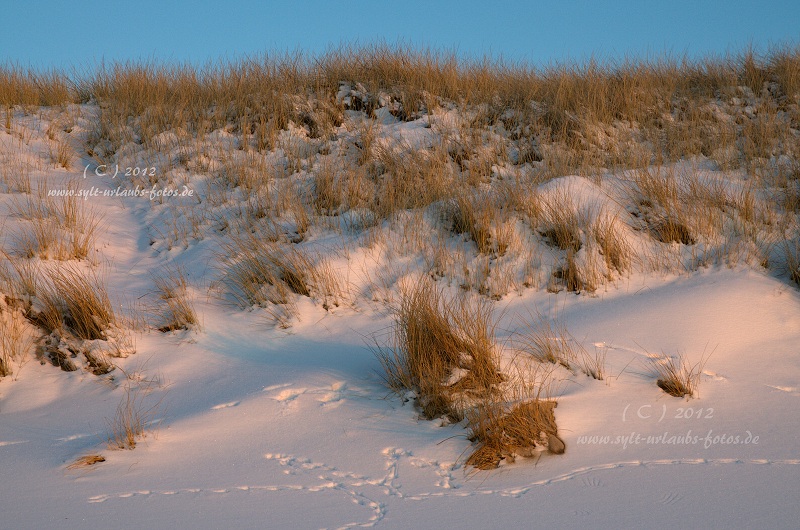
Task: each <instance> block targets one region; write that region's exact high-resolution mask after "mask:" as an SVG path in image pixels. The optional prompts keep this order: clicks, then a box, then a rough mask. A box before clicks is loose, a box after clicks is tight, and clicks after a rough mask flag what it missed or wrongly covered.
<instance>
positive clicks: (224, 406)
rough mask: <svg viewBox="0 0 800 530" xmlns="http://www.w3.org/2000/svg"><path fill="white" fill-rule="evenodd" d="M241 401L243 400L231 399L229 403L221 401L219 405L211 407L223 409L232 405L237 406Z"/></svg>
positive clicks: (212, 408)
mask: <svg viewBox="0 0 800 530" xmlns="http://www.w3.org/2000/svg"><path fill="white" fill-rule="evenodd" d="M239 403H241V401H231V402H229V403H220V404H219V405H215V406H213V407H211V410H222V409H229V408H231V407H236V406H238V405H239Z"/></svg>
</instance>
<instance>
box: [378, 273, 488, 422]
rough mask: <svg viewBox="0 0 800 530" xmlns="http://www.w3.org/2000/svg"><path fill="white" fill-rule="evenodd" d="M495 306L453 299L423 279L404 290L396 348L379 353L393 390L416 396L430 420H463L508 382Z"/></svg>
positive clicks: (392, 344) (393, 342)
mask: <svg viewBox="0 0 800 530" xmlns="http://www.w3.org/2000/svg"><path fill="white" fill-rule="evenodd" d="M494 326H495V324H494V322H493V321H492V318H491V308H490V306H489V305H488V304H487V303H485V302H483V301H481V300H480V299H478V298H474V297H467V296H462V297H455V298H452V297H448V296H446V295H445V293H444V291H443V290H442V289H440V288H439V287H437V286H436V285H435V284H434V283H433V282H432V281H431V280H430V279H428V278H427V277H423V278H421V279H419V280H417V281H415V282H412V283H411V284H410V285H406V286H404V287H403V289H402V290H401V294H400V302H399V305H398V307H397V308H396V310H395V323H394V328H393V330H392V337H391V341H390V346H389V347H386V348H378V349H377V351H376V354H377V356H378V359H379V360H380V362H381V364H382V365H383V368H384V377H385V379H386V381H387V383H388V385H389V387H390V388H392V389H394V390H395V391H397V392H399V393H403V392H407V391H411V392H413V393H414V395H415V397H416V402H417V405H418V406H419V408H420V410H421V412H422V415H423V416H424V417H425V418H427V419H433V418H437V417H444V418H447V419H449V420H450V421H460V420H461V419H462V418H463V416H464V410H465V407H466V406H467V403H468V402H469V401H470V400H471V399H480V397H481V396H485V395H487V394H489V393H491V392H492V391H493V387H494V386H495V385H497V384H498V383H500V382H501V381H503V376H502V375H501V374H500V372H499V366H498V359H497V351H496V345H495V343H494Z"/></svg>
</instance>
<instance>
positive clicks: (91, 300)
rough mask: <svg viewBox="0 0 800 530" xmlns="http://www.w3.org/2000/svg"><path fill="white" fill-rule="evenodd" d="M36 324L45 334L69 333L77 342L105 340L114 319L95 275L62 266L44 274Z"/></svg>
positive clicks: (104, 288) (105, 292)
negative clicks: (61, 331)
mask: <svg viewBox="0 0 800 530" xmlns="http://www.w3.org/2000/svg"><path fill="white" fill-rule="evenodd" d="M43 276H44V278H43V282H42V285H41V287H40V288H39V290H38V292H37V295H38V299H39V301H40V303H41V307H40V308H39V309H38V311H37V315H36V317H35V319H36V321H37V322H38V323H39V324H40V325H41V326H42V327H43V328H44V329H45V331H47V332H52V331H56V330H68V331H69V332H70V333H72V334H73V335H74V336H75V337H76V338H78V339H80V340H98V339H99V340H106V339H107V338H108V336H107V334H106V333H107V331H108V330H109V329H110V328H112V327H114V326H116V324H117V316H116V314H115V312H114V308H113V306H112V305H111V301H110V299H109V297H108V291H107V289H106V286H105V283H104V282H103V280H102V278H101V277H100V276H99V275H98V274H97V273H96V272H94V271H92V270H90V269H85V268H82V267H78V266H77V265H73V264H63V265H59V266H56V267H53V268H50V269H48V270H46V271H44V272H43Z"/></svg>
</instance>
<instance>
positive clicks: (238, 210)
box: [0, 47, 800, 527]
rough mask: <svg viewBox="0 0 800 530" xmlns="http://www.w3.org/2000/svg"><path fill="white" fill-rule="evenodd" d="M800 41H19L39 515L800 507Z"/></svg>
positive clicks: (8, 401) (469, 520)
mask: <svg viewBox="0 0 800 530" xmlns="http://www.w3.org/2000/svg"><path fill="white" fill-rule="evenodd" d="M797 57H798V53H797V51H796V50H777V51H775V52H774V53H772V54H771V55H769V56H766V57H755V56H753V55H752V54H747V53H746V54H743V55H742V56H739V57H732V58H729V59H725V60H721V59H709V60H706V61H703V62H699V63H696V64H688V63H677V62H674V61H672V62H671V61H667V60H665V61H662V62H658V63H649V64H647V63H626V64H618V65H598V64H589V65H586V66H569V65H567V66H557V67H553V68H550V69H547V70H544V71H535V70H532V69H527V68H525V67H517V66H507V65H501V64H496V63H485V64H484V63H479V64H478V63H476V64H466V63H458V62H457V61H454V60H451V59H450V58H448V57H446V56H443V55H437V54H433V53H430V54H426V53H420V52H412V51H409V50H402V49H387V48H382V47H375V48H370V49H362V50H355V49H342V50H338V51H333V52H330V53H329V54H327V55H325V56H324V57H319V58H316V60H313V61H311V60H308V59H306V58H303V57H302V56H286V57H273V58H265V59H263V60H261V59H259V60H253V61H248V62H243V63H234V64H229V65H223V66H217V67H210V68H209V69H207V70H206V71H202V72H200V71H197V70H194V69H192V68H191V67H188V66H186V67H177V66H160V65H157V64H140V65H112V66H108V67H106V68H105V69H104V70H101V71H100V72H99V73H97V74H95V75H93V76H91V77H87V78H84V79H69V78H68V77H67V76H65V75H62V74H60V73H58V72H51V73H48V74H37V73H34V72H27V71H23V70H20V69H19V68H11V67H5V68H2V69H0V104H2V105H3V108H2V111H1V112H3V118H4V120H3V121H4V123H3V126H2V127H0V215H2V219H3V221H2V223H0V248H2V254H0V256H2V258H1V259H0V347H2V352H0V375H3V376H6V377H3V378H2V379H1V380H0V416H2V421H0V460H1V462H0V463H2V467H3V469H4V476H6V477H10V478H9V479H8V480H3V481H2V482H0V498H3V499H6V500H7V501H8V504H7V506H4V516H3V517H4V524H5V523H8V524H9V525H10V526H14V527H33V526H38V527H41V526H46V525H47V524H48V522H52V520H53V518H54V517H58V518H59V520H61V519H63V518H68V519H69V520H68V522H67V523H65V524H66V525H67V526H74V527H78V526H81V527H85V526H89V527H104V526H107V521H108V517H110V516H112V515H113V517H115V518H119V520H126V521H136V523H137V524H138V525H141V526H163V523H164V521H166V520H180V521H181V522H182V524H183V523H185V525H190V524H191V525H194V526H198V527H215V526H219V525H220V524H223V522H225V524H229V523H230V522H231V521H235V522H236V523H238V525H239V526H243V527H263V526H264V519H263V513H264V509H265V508H264V507H265V506H266V507H267V509H268V510H269V512H270V517H271V518H270V521H271V523H270V524H273V523H274V524H275V525H276V526H281V527H285V526H298V527H312V526H315V527H322V526H324V527H352V526H359V525H362V526H371V525H372V526H389V527H412V526H413V527H422V526H434V525H436V526H443V525H452V524H454V523H456V524H459V525H460V526H464V527H477V526H487V525H490V526H493V527H497V526H502V525H507V526H508V525H510V526H519V524H520V521H522V520H528V519H525V518H529V517H530V505H531V503H530V502H528V499H533V500H534V504H535V506H536V507H537V512H536V517H537V519H536V521H537V523H541V524H542V525H550V526H576V525H578V524H582V522H585V517H586V516H590V517H592V521H593V522H594V523H598V524H604V525H606V526H607V525H612V524H620V522H621V523H624V524H627V525H629V526H639V527H654V526H663V525H664V524H682V525H685V524H686V521H692V522H696V523H697V524H698V525H701V526H708V525H714V524H749V525H756V524H761V525H762V526H763V525H764V524H765V522H766V523H768V524H767V525H768V526H787V527H788V526H791V525H792V524H793V521H794V520H795V519H796V517H797V516H800V514H798V513H797V507H796V503H794V499H793V498H792V497H791V494H790V493H787V492H791V491H795V490H796V489H797V487H798V486H800V482H798V481H799V480H800V474H798V470H800V457H798V455H797V452H796V444H795V440H796V437H797V435H798V432H800V426H798V424H797V422H796V421H795V420H794V419H793V416H791V415H790V414H787V413H785V412H781V411H786V410H792V409H793V408H795V401H796V399H797V396H798V395H800V390H798V388H800V385H799V384H798V377H800V372H799V371H798V363H797V351H796V344H797V342H798V339H800V295H798V293H797V285H800V281H799V280H798V278H800V273H799V272H798V263H800V259H799V258H798V256H800V252H798V244H799V243H798V241H800V239H798V238H799V237H800V226H799V225H798V212H799V211H800V207H798V205H800V200H798V199H797V198H798V197H800V180H798V177H799V175H800V174H798V168H799V167H800V163H799V162H798V156H800V153H798V152H797V145H799V144H798V138H800V110H799V109H800V107H799V105H800V92H798V91H799V90H800V84H798V82H797V80H798V78H800V76H799V75H798V69H800V66H798V59H797ZM34 343H35V344H34ZM708 351H713V355H710V356H709V355H708V354H707V352H708ZM649 352H660V357H658V358H655V357H653V356H652V354H650V353H649ZM37 361H38V362H37ZM53 365H55V366H53ZM57 367H60V368H61V369H62V370H58V368H57ZM9 376H10V377H9ZM665 392H666V393H665ZM668 394H672V395H673V396H674V395H678V396H680V398H678V397H671V396H670V395H668ZM556 404H557V405H558V406H556ZM420 420H426V421H420ZM428 420H430V421H428ZM134 447H135V449H134ZM116 448H127V449H134V450H133V451H116V450H114V449H116ZM512 463H513V464H514V465H509V464H512ZM491 469H498V471H495V472H492V471H490V470H491ZM6 473H7V474H6ZM476 474H477V477H479V478H477V477H476ZM711 479H714V480H715V482H714V483H715V484H717V483H719V486H718V489H715V490H712V489H711V488H709V487H708V480H711ZM33 492H35V493H36V494H35V495H34V494H33ZM620 496H622V498H620ZM700 496H705V497H706V498H708V499H709V500H708V501H707V502H710V503H715V504H714V505H715V506H721V507H722V508H720V509H719V510H715V511H714V513H709V511H708V509H707V506H708V503H707V502H706V501H702V502H701V501H698V500H696V497H700ZM464 498H469V499H470V501H469V502H460V503H459V504H458V507H457V509H456V508H455V505H454V503H456V502H459V500H462V501H463V500H464ZM744 498H748V499H752V502H746V501H743V500H742V499H744ZM343 499H344V500H347V501H348V502H347V503H341V502H339V501H340V500H343ZM350 501H352V502H350ZM633 501H635V502H633ZM42 506H44V507H45V508H44V509H43V508H42ZM765 506H777V507H778V508H779V509H777V510H776V509H774V508H769V509H767V508H764V507H765ZM207 510H210V511H207ZM454 514H457V515H458V517H459V518H458V519H457V520H456V519H453V517H454ZM486 514H490V516H487V515H486ZM439 517H447V518H446V519H442V521H445V522H441V523H440V522H439V519H438V518H439ZM720 521H721V522H720ZM726 522H727V523H726ZM743 522H744V523H743Z"/></svg>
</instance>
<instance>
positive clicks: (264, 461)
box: [0, 124, 800, 529]
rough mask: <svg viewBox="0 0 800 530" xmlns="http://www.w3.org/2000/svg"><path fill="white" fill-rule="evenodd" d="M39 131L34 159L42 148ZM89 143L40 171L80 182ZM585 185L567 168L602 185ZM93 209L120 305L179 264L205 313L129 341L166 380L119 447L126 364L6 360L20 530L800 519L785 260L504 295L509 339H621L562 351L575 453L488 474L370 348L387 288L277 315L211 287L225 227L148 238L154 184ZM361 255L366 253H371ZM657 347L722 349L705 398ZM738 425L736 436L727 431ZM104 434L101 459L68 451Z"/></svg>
mask: <svg viewBox="0 0 800 530" xmlns="http://www.w3.org/2000/svg"><path fill="white" fill-rule="evenodd" d="M401 126H402V124H392V125H389V127H397V128H399V127H401ZM412 133H413V131H412V130H410V128H409V130H406V131H405V134H412ZM398 134H400V133H399V132H398ZM3 135H5V137H4V138H3V141H4V142H11V141H12V140H10V139H9V137H8V135H7V134H5V133H0V136H3ZM37 141H39V140H36V139H35V138H34V139H32V140H31V141H30V143H29V144H28V145H27V146H26V149H28V150H29V151H30V153H29V154H27V155H25V156H31V157H35V156H37V151H36V149H37V148H36V146H37V145H38V144H37ZM42 141H43V140H42ZM84 162H88V161H84V160H76V161H75V164H74V167H73V168H71V169H69V170H63V169H42V170H39V171H35V172H34V180H37V179H38V181H40V182H47V183H48V185H52V183H54V182H57V181H58V180H59V179H65V178H67V177H70V176H71V177H74V178H77V179H80V178H81V172H82V171H83V166H82V164H83V163H84ZM91 180H92V182H91V184H92V185H94V186H98V187H100V188H108V189H113V188H116V186H117V185H118V184H119V183H118V182H117V181H114V180H112V179H111V178H110V177H104V178H100V177H92V179H91ZM582 182H583V184H582ZM586 182H588V181H585V180H584V179H579V178H577V177H574V178H572V179H571V180H570V186H571V187H572V188H575V187H580V186H583V187H582V188H581V189H580V192H581V193H580V196H581V197H584V198H588V199H587V200H589V199H591V197H593V196H594V193H595V191H594V190H593V189H592V188H591V187H590V185H589V184H587V183H586ZM0 201H1V204H2V206H0V207H2V208H4V210H3V211H4V212H6V213H4V218H5V220H6V221H5V223H4V228H3V231H4V232H5V234H4V236H3V237H4V238H6V240H7V241H8V240H9V238H10V236H9V235H8V234H10V233H11V232H10V230H11V227H12V226H13V224H14V223H15V222H18V221H17V220H15V219H14V218H13V217H12V216H10V215H7V212H8V211H9V210H8V208H9V207H10V206H9V205H10V201H11V196H10V195H8V194H5V195H0ZM91 206H92V207H93V208H95V209H96V210H97V211H98V212H99V213H100V214H102V215H103V218H104V220H105V221H104V223H103V226H102V230H101V235H100V244H99V245H98V247H99V250H98V255H99V257H100V258H101V260H102V261H103V263H104V264H105V265H104V267H105V269H106V271H107V283H108V285H109V289H110V291H111V292H112V293H114V294H113V296H114V297H115V298H114V299H115V302H116V303H119V304H125V303H128V302H131V301H135V300H136V299H137V298H138V297H140V296H142V295H144V294H146V293H147V292H148V290H150V289H152V287H151V284H150V281H151V276H150V274H151V272H152V271H154V270H156V269H157V268H158V267H160V266H162V265H163V264H165V263H167V262H172V263H178V264H181V265H183V266H185V267H186V268H187V271H188V274H189V277H190V280H191V282H192V285H193V286H194V290H195V295H196V296H195V301H196V306H197V309H198V312H199V313H200V314H201V316H202V321H203V322H202V329H201V330H200V331H187V332H177V333H170V334H161V333H158V332H148V333H137V335H136V349H137V353H136V354H135V355H132V356H130V357H128V358H125V359H120V360H118V361H117V362H118V364H119V366H120V369H121V370H124V371H125V373H127V374H128V375H129V376H130V377H132V378H137V377H138V378H140V379H147V380H149V381H151V384H150V385H149V388H150V392H149V393H148V394H147V395H146V396H144V397H143V399H144V400H145V402H146V403H147V405H148V406H153V407H154V409H153V414H152V416H151V417H150V423H149V428H148V432H147V436H146V437H145V438H144V440H142V441H141V442H140V443H139V444H138V445H137V446H136V448H135V449H134V450H109V449H107V448H106V436H107V433H108V420H109V418H110V417H111V416H112V415H113V413H114V410H115V409H116V407H117V405H118V403H119V402H120V399H121V398H122V397H123V396H124V385H123V384H122V382H123V381H124V380H125V377H124V376H123V375H122V374H121V373H120V372H121V370H117V371H115V372H112V374H111V375H113V376H114V379H113V380H112V379H110V378H109V377H98V376H94V375H91V374H89V373H87V372H85V371H82V370H78V371H76V372H70V373H66V372H62V371H60V370H58V369H56V368H54V367H53V366H51V365H49V364H46V365H42V364H40V363H39V362H37V361H35V360H31V361H29V362H27V363H25V364H24V365H22V366H21V367H18V369H17V370H16V373H15V375H14V376H13V377H11V378H5V379H3V380H2V381H0V470H2V471H1V473H2V475H1V476H2V479H0V513H1V515H0V526H2V527H3V528H9V529H11V528H55V527H58V528H167V527H177V528H348V527H358V526H375V527H378V528H456V527H458V528H548V527H549V528H552V527H558V528H561V527H564V528H570V527H572V528H576V527H586V526H595V527H630V528H664V527H688V528H745V527H770V528H779V527H782V528H795V527H796V526H797V522H796V521H797V520H798V519H800V503H798V502H797V501H798V492H800V453H799V452H798V442H800V415H798V414H797V410H798V405H799V404H800V401H798V400H800V350H798V344H800V295H799V294H798V292H797V290H795V289H793V288H791V287H789V286H788V285H787V284H786V283H785V282H783V281H780V280H778V279H776V278H773V277H770V276H768V275H766V274H764V273H761V272H756V271H753V270H746V269H744V268H742V269H725V268H722V269H710V270H706V271H701V272H699V273H692V274H691V275H676V276H668V277H664V276H650V277H646V276H642V275H632V276H631V277H629V278H624V279H621V280H619V281H618V282H617V283H616V284H615V285H610V286H608V287H607V288H605V289H601V290H600V291H598V292H597V293H596V294H595V295H594V296H576V295H574V294H568V293H559V294H550V293H547V292H545V291H544V290H543V289H540V290H527V291H524V292H523V293H522V294H521V295H518V294H516V293H512V294H510V295H508V296H506V297H505V298H503V299H502V300H500V301H499V302H497V303H496V307H497V314H498V316H499V317H500V318H501V321H500V325H499V326H498V330H499V331H498V333H499V335H500V336H499V338H500V339H501V340H502V339H504V338H506V337H508V336H509V335H510V334H511V333H512V332H513V330H514V329H516V328H517V327H518V326H519V317H520V316H524V315H527V314H530V313H531V312H533V311H537V310H538V311H540V312H542V313H543V314H547V315H554V314H558V315H559V317H560V318H561V319H563V321H564V322H565V324H566V325H568V327H569V330H570V332H571V333H572V335H574V336H575V337H576V338H577V339H579V340H580V341H581V342H582V343H583V344H584V345H585V346H586V347H587V348H588V349H589V350H590V351H591V350H592V349H593V348H595V347H598V348H602V347H605V348H607V371H608V373H609V376H608V377H606V379H605V380H604V381H596V380H594V379H591V378H589V377H587V376H585V375H583V374H581V373H578V374H573V373H570V372H567V371H566V370H563V371H560V372H558V379H559V380H558V383H557V392H556V395H557V396H558V407H557V409H556V411H555V413H556V417H557V420H558V426H559V433H560V435H561V437H562V438H563V439H564V441H565V442H566V445H567V450H566V453H565V454H563V455H559V456H555V455H549V454H544V455H543V456H541V458H538V459H524V458H521V459H517V461H516V463H514V464H512V465H503V466H501V467H500V468H499V469H497V470H495V471H475V470H474V469H469V468H466V467H465V466H464V465H463V462H464V460H465V458H466V456H467V454H468V451H469V448H470V443H469V441H468V440H467V439H466V437H465V431H464V430H463V428H462V427H461V426H459V425H449V426H441V425H440V423H439V422H436V421H424V420H422V419H420V418H419V416H418V412H417V411H416V410H415V409H414V407H413V406H412V404H411V403H403V402H402V400H401V399H399V398H398V397H397V396H396V395H394V394H392V393H391V392H390V391H389V390H388V389H387V388H386V386H385V385H384V383H383V381H382V379H381V375H380V364H379V362H378V361H377V359H376V358H375V356H374V354H373V352H372V351H371V350H370V347H369V343H370V341H371V340H372V337H373V336H379V337H380V336H385V334H386V330H387V329H388V328H389V327H390V326H391V318H390V315H389V314H388V312H387V311H386V309H385V308H383V307H382V306H381V305H380V304H378V303H376V304H374V305H370V306H358V307H344V308H341V309H340V310H337V311H333V312H326V311H324V310H323V309H321V308H320V307H318V306H314V305H313V304H311V303H308V304H304V303H300V304H299V310H300V316H299V318H297V319H296V320H295V321H294V322H293V324H292V326H291V327H290V328H289V329H287V330H282V329H279V328H276V327H274V326H271V325H268V323H267V322H266V319H265V317H264V315H263V314H261V313H260V312H258V311H253V312H247V311H242V310H239V309H237V308H235V307H231V306H230V305H229V304H226V303H224V302H222V301H221V300H220V299H219V298H218V297H215V296H213V295H209V294H208V292H207V290H206V289H203V288H202V286H204V285H210V282H211V281H212V280H213V279H214V278H215V275H216V274H217V272H216V270H215V269H214V264H213V263H212V251H213V250H214V247H213V245H212V244H211V243H210V242H208V241H206V240H204V241H201V242H199V243H195V244H192V245H191V246H189V247H188V248H186V249H182V250H181V249H176V250H173V251H169V252H164V251H158V250H154V249H153V248H151V246H150V245H149V238H150V233H149V232H148V226H149V225H150V224H151V223H153V222H154V218H153V215H154V214H153V212H152V204H151V203H150V201H149V200H147V199H141V198H139V199H137V198H126V199H118V198H117V199H108V198H95V199H92V200H91ZM350 259H351V260H352V261H357V260H362V259H363V262H364V264H363V267H368V266H369V265H368V262H369V258H368V256H365V255H361V254H358V253H353V254H352V255H351V256H350ZM353 269H354V270H358V266H355V267H353ZM354 276H357V275H354ZM662 352H666V353H675V352H685V354H686V355H687V357H688V358H689V359H690V360H691V361H692V362H697V361H699V360H700V358H701V356H703V355H704V354H705V355H706V356H708V360H707V362H706V364H705V370H704V372H703V375H702V378H701V382H700V387H699V396H698V397H696V398H693V399H688V400H686V399H679V398H673V397H669V396H667V395H666V394H665V393H664V392H662V391H661V390H660V389H659V388H658V387H657V386H656V384H655V379H654V376H653V374H652V373H650V368H649V367H648V363H647V359H648V354H658V353H662ZM709 354H710V356H709ZM694 436H697V440H696V442H695V441H693V438H692V437H694ZM731 436H738V437H739V442H740V443H738V444H734V443H723V442H726V441H728V442H730V441H732V439H731V438H730V437H731ZM720 437H721V438H720ZM686 438H689V440H690V442H689V443H687V441H686ZM745 441H747V442H749V443H744V442H745ZM94 453H100V454H102V455H103V456H104V457H105V458H106V461H105V462H103V463H100V464H97V465H95V466H92V467H86V468H80V469H72V470H71V469H67V466H69V465H70V464H71V463H73V462H74V461H75V460H76V459H77V458H78V457H80V456H82V455H85V454H94Z"/></svg>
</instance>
